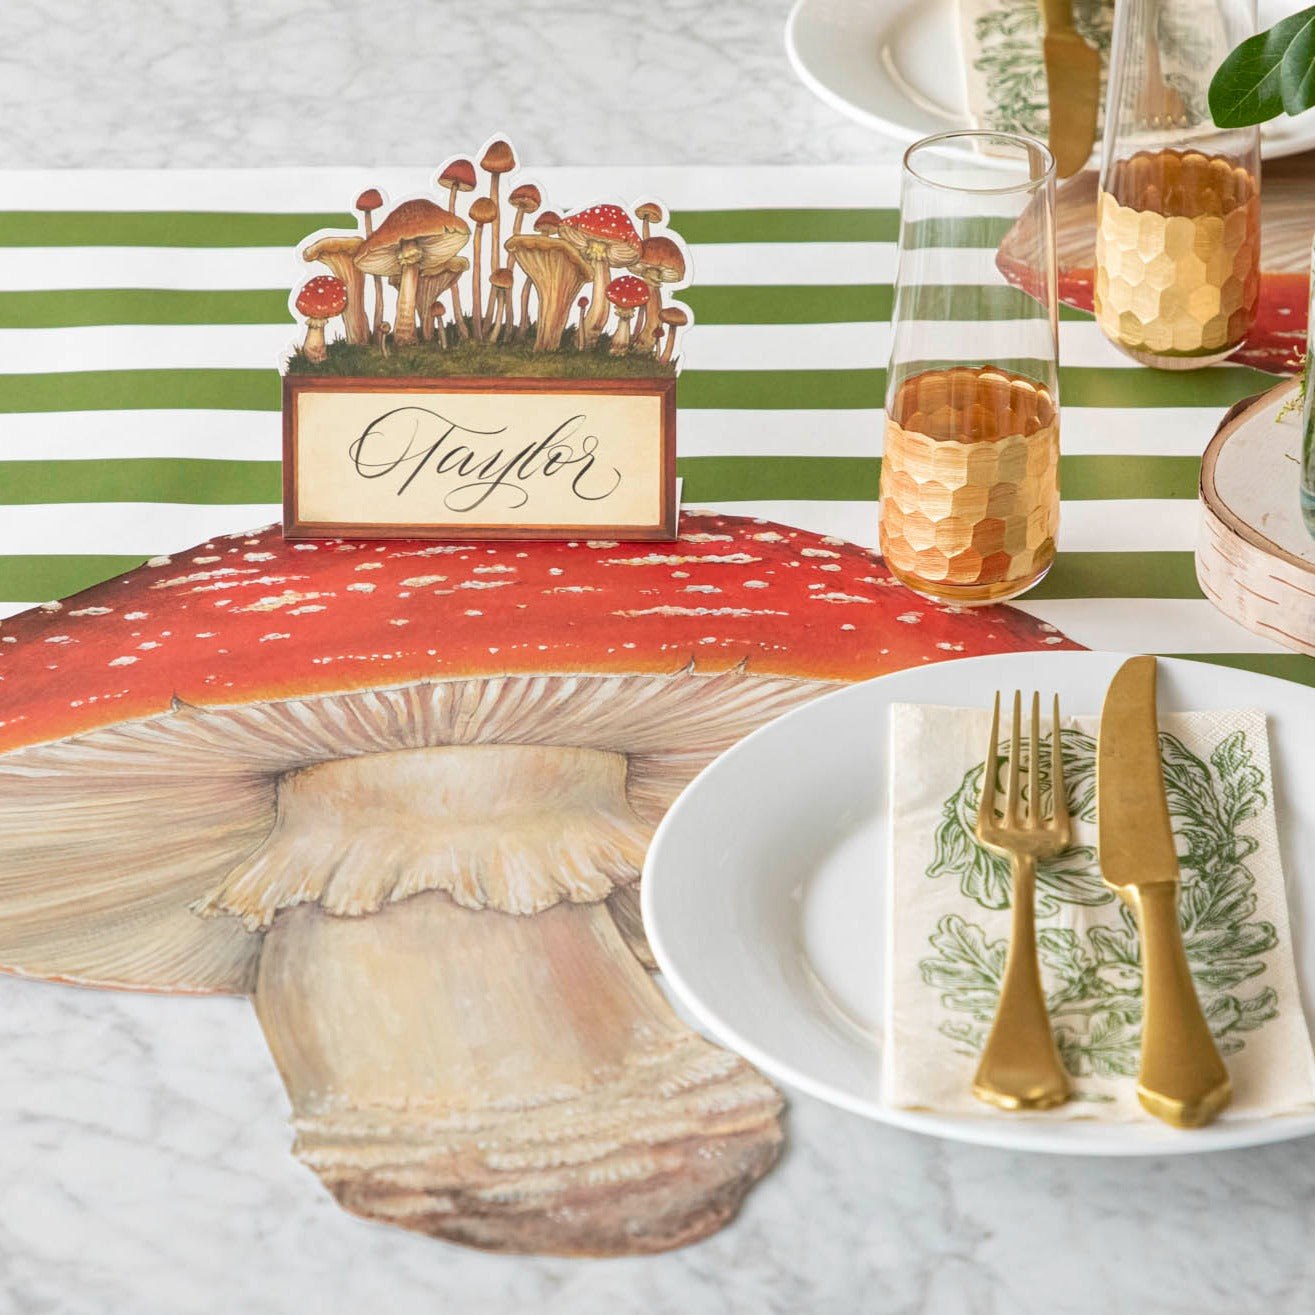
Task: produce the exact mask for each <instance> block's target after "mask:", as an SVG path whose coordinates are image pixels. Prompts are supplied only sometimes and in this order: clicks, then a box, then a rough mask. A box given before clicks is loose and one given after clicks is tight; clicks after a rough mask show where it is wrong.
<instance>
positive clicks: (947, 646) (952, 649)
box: [936, 639, 963, 653]
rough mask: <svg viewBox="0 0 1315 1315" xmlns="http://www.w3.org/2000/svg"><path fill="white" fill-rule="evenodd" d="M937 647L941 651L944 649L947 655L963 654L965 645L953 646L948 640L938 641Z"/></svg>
mask: <svg viewBox="0 0 1315 1315" xmlns="http://www.w3.org/2000/svg"><path fill="white" fill-rule="evenodd" d="M936 647H937V648H940V649H944V650H945V652H947V653H962V652H963V645H962V644H952V643H951V642H950V641H949V640H948V639H938V640H937V641H936Z"/></svg>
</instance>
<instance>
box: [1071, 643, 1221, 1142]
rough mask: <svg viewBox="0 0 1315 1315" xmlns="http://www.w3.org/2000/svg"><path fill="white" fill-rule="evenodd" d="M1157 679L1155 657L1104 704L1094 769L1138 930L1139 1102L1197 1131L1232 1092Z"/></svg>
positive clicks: (1120, 678)
mask: <svg viewBox="0 0 1315 1315" xmlns="http://www.w3.org/2000/svg"><path fill="white" fill-rule="evenodd" d="M1155 676H1156V663H1155V659H1154V658H1153V657H1135V658H1129V659H1128V661H1127V662H1125V663H1124V664H1123V665H1122V666H1121V667H1120V668H1119V669H1118V671H1117V672H1116V673H1115V676H1114V679H1113V680H1112V681H1111V682H1110V687H1109V692H1108V693H1107V694H1106V695H1105V706H1104V708H1103V709H1102V711H1101V716H1100V744H1099V748H1098V750H1097V760H1096V804H1097V827H1098V832H1099V839H1098V843H1099V845H1100V870H1101V875H1102V876H1103V877H1104V879H1105V884H1106V885H1107V886H1110V887H1112V888H1113V889H1114V891H1115V892H1116V893H1117V894H1118V895H1119V897H1120V898H1121V899H1122V900H1123V901H1124V902H1125V903H1126V904H1127V905H1128V906H1129V907H1130V908H1131V909H1132V911H1133V912H1134V913H1135V914H1136V916H1137V925H1138V927H1139V928H1140V930H1141V962H1142V1006H1143V1009H1142V1035H1141V1073H1140V1075H1139V1077H1138V1081H1137V1095H1138V1097H1139V1099H1140V1100H1141V1103H1142V1106H1143V1107H1144V1108H1145V1109H1146V1110H1148V1111H1149V1112H1150V1113H1151V1114H1154V1115H1155V1117H1156V1118H1157V1119H1163V1120H1164V1121H1165V1123H1169V1124H1172V1125H1173V1126H1174V1127H1175V1128H1199V1127H1201V1126H1203V1125H1204V1124H1207V1123H1209V1122H1210V1120H1211V1119H1213V1118H1214V1117H1215V1115H1216V1114H1218V1113H1219V1111H1220V1110H1222V1109H1223V1108H1224V1106H1225V1105H1227V1104H1228V1098H1229V1095H1230V1094H1231V1091H1232V1087H1231V1084H1230V1082H1229V1078H1228V1070H1227V1068H1225V1067H1224V1061H1223V1060H1222V1059H1220V1058H1219V1052H1218V1051H1217V1050H1216V1049H1215V1043H1214V1038H1213V1037H1212V1036H1211V1035H1210V1028H1209V1025H1208V1024H1207V1023H1206V1021H1205V1015H1204V1014H1203V1013H1202V1012H1201V1003H1200V1001H1199V1000H1198V999H1197V997H1196V987H1195V986H1194V985H1193V982H1192V974H1191V970H1190V969H1189V967H1188V964H1187V953H1186V951H1185V950H1184V948H1183V938H1182V932H1181V931H1180V929H1179V926H1178V853H1177V850H1176V849H1175V848H1174V840H1173V831H1172V830H1171V829H1170V826H1169V805H1168V801H1167V800H1166V798H1165V793H1164V769H1163V764H1162V763H1161V760H1160V735H1159V727H1158V725H1157V723H1156V718H1155Z"/></svg>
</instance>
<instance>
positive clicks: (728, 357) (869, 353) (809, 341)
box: [0, 320, 1141, 402]
mask: <svg viewBox="0 0 1315 1315" xmlns="http://www.w3.org/2000/svg"><path fill="white" fill-rule="evenodd" d="M908 327H909V329H910V331H911V332H914V333H917V334H919V336H920V338H921V340H922V342H923V343H925V344H926V347H927V350H929V351H940V352H941V353H942V355H944V356H945V357H947V358H953V359H955V360H962V361H970V362H977V361H990V360H992V359H995V358H997V357H999V356H1003V355H1006V354H1008V355H1018V356H1024V357H1026V356H1033V355H1037V354H1038V353H1039V352H1040V351H1042V350H1044V346H1043V344H1042V343H1041V342H1039V341H1037V339H1038V338H1040V337H1044V336H1048V335H1047V331H1045V330H1044V329H1042V328H1041V327H1040V326H1038V325H1037V322H1036V321H1015V320H997V321H994V322H991V321H975V322H973V321H965V322H955V323H953V324H931V323H919V322H911V323H910V324H909V326H908ZM304 332H305V331H304V330H303V329H301V328H300V327H298V326H296V325H286V324H134V325H118V324H96V325H82V326H78V327H76V328H62V329H0V368H2V369H3V372H4V373H12V374H42V373H46V372H50V371H67V370H165V369H207V368H208V369H229V370H260V369H270V368H273V367H274V366H276V365H277V363H278V362H279V360H280V358H281V357H282V356H283V354H284V353H285V352H286V351H287V350H289V349H290V348H291V347H292V346H293V344H294V343H296V342H297V341H299V340H300V339H301V337H303V336H304ZM328 332H329V336H330V338H331V339H332V338H333V337H334V336H336V330H335V328H330V329H329V331H328ZM891 341H892V329H891V326H890V325H889V324H887V323H885V322H875V321H868V322H858V323H853V324H704V325H695V326H694V328H693V329H692V330H690V331H689V332H687V333H685V334H683V335H682V336H681V338H680V340H679V347H678V350H679V352H680V354H681V357H682V358H683V362H684V367H685V368H686V369H690V370H863V369H878V368H884V366H885V365H886V362H887V360H888V359H889V357H890V351H891ZM1060 360H1061V361H1062V362H1063V363H1064V364H1065V365H1067V366H1086V367H1097V368H1104V369H1114V370H1124V369H1126V370H1130V371H1131V370H1137V369H1139V368H1141V367H1139V366H1138V365H1137V364H1136V363H1135V362H1134V361H1132V360H1131V359H1130V358H1128V357H1126V356H1124V355H1123V354H1122V353H1121V352H1118V351H1116V350H1115V349H1114V348H1113V347H1112V346H1111V345H1110V343H1109V342H1107V341H1106V339H1105V337H1104V335H1103V334H1102V333H1101V331H1100V330H1099V328H1097V327H1096V325H1095V324H1094V323H1092V322H1090V321H1083V322H1073V323H1065V324H1063V325H1062V326H1061V328H1060ZM1060 400H1061V402H1062V401H1063V397H1062V394H1061V398H1060Z"/></svg>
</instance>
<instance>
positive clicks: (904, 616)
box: [883, 612, 922, 652]
mask: <svg viewBox="0 0 1315 1315" xmlns="http://www.w3.org/2000/svg"><path fill="white" fill-rule="evenodd" d="M895 620H896V621H903V622H904V624H905V625H906V626H916V625H917V624H918V622H919V621H921V620H922V613H921V612H901V613H900V614H899V616H897V617H896V618H895ZM883 652H884V650H883Z"/></svg>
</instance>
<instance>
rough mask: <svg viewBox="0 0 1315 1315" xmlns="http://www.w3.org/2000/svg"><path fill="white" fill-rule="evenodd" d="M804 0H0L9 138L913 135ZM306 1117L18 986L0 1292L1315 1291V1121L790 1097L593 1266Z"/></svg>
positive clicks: (57, 1295) (197, 1297)
mask: <svg viewBox="0 0 1315 1315" xmlns="http://www.w3.org/2000/svg"><path fill="white" fill-rule="evenodd" d="M785 11H786V5H785V3H784V0H668V3H667V4H666V5H665V6H664V7H663V8H662V9H661V10H658V9H656V8H655V7H653V6H651V5H639V4H632V3H622V2H621V0H615V2H611V0H592V3H585V4H583V5H572V6H565V5H562V4H561V3H560V0H528V2H524V3H517V2H516V0H478V2H477V3H457V2H456V0H393V2H392V3H389V4H386V5H377V6H361V5H358V4H348V3H345V2H344V0H260V3H256V0H245V2H244V0H223V2H221V3H210V4H204V5H202V4H198V3H195V0H150V2H149V3H148V0H111V2H110V3H105V2H104V0H99V2H98V3H93V0H23V3H10V4H5V5H2V6H0V167H4V168H16V167H17V168H21V167H35V166H52V165H54V166H101V167H104V166H170V165H177V166H184V165H186V166H237V165H261V164H281V163H294V162H295V163H301V164H331V163H364V162H371V163H406V164H412V163H429V162H432V161H433V160H435V159H437V158H439V157H440V156H441V155H443V154H444V153H445V152H446V151H447V150H449V149H450V148H451V146H452V144H453V143H459V142H478V141H481V140H483V139H484V138H485V137H486V136H487V135H488V134H489V133H490V132H492V131H495V130H498V129H501V130H504V131H506V132H508V133H509V134H511V135H512V136H513V138H514V140H515V141H516V142H517V144H518V146H519V147H520V149H521V151H522V152H523V154H524V155H525V156H526V157H527V158H532V159H535V160H539V161H542V162H543V163H545V164H552V163H565V162H570V163H577V164H583V163H590V162H599V163H637V162H649V163H678V162H681V161H688V162H693V163H715V162H739V163H763V164H766V163H773V162H781V163H813V162H817V163H833V162H836V163H839V162H844V163H861V162H865V161H879V160H890V159H892V158H896V157H897V156H898V153H899V152H898V148H897V147H895V146H894V145H893V144H892V143H889V142H886V141H882V140H881V139H879V138H876V137H873V136H871V135H869V134H868V133H866V132H865V131H863V130H862V129H860V128H858V127H857V126H855V125H853V124H850V123H848V122H847V121H844V120H842V119H840V118H839V117H837V116H835V115H834V114H832V113H831V112H830V111H828V110H827V109H825V108H824V107H823V106H822V105H820V104H819V103H818V102H816V101H814V100H813V99H812V97H811V96H810V95H809V94H808V93H807V92H806V91H804V90H803V89H802V88H801V87H800V86H799V85H798V84H796V83H795V81H794V80H793V78H792V76H791V74H790V71H789V69H788V67H787V64H786V61H785V57H784V54H783V51H782V47H781V35H780V34H781V26H782V23H783V21H784V18H785ZM417 111H421V112H419V113H418V112H417ZM0 368H2V367H0ZM286 1117H287V1107H286V1098H285V1096H284V1094H283V1091H282V1088H281V1085H280V1083H279V1080H278V1077H277V1075H276V1073H275V1071H274V1068H273V1065H272V1064H271V1063H270V1061H269V1056H268V1051H267V1049H266V1046H265V1043H264V1040H263V1038H262V1037H261V1035H260V1032H259V1029H258V1027H257V1024H256V1021H255V1018H254V1016H253V1014H252V1011H251V1008H250V1006H249V1005H248V1004H247V1003H246V1002H245V1001H242V1000H233V999H212V1000H201V999H173V998H167V997H147V996H138V995H126V994H116V993H108V992H81V991H76V990H73V989H70V988H64V987H59V986H55V985H49V984H44V983H34V982H25V981H17V980H12V979H5V980H0V1315H38V1313H39V1312H61V1313H62V1312H71V1313H79V1315H81V1313H86V1315H92V1313H97V1315H99V1313H101V1312H106V1313H108V1312H114V1313H115V1315H121V1313H123V1312H132V1313H133V1315H192V1313H193V1312H197V1313H200V1312H206V1313H209V1312H216V1311H229V1312H238V1311H241V1312H243V1315H266V1313H272V1312H287V1311H294V1310H295V1311H314V1312H316V1313H317V1315H345V1313H346V1312H357V1311H371V1312H375V1311H378V1312H384V1311H387V1312H388V1313H389V1315H411V1313H412V1312H422V1311H423V1312H430V1311H434V1310H450V1311H459V1312H462V1315H466V1313H468V1312H469V1313H472V1315H473V1313H474V1312H480V1313H481V1315H503V1313H504V1312H506V1313H508V1315H509V1313H510V1312H513V1311H524V1310H535V1311H537V1312H540V1313H541V1315H604V1313H606V1315H666V1313H667V1312H671V1313H672V1315H675V1313H676V1312H679V1313H680V1315H714V1313H715V1312H731V1311H733V1312H755V1315H777V1313H779V1315H842V1313H848V1312H859V1311H864V1312H881V1313H882V1315H886V1313H890V1315H894V1313H897V1312H929V1313H931V1315H997V1313H998V1315H1005V1313H1006V1312H1007V1313H1008V1315H1069V1313H1072V1315H1087V1313H1088V1312H1097V1311H1099V1312H1110V1313H1115V1312H1121V1311H1138V1312H1141V1311H1155V1312H1156V1313H1157V1315H1179V1313H1181V1315H1188V1312H1191V1315H1216V1313H1219V1315H1222V1313H1223V1312H1229V1313H1230V1315H1233V1313H1234V1312H1239V1311H1244V1312H1261V1311H1263V1312H1266V1313H1267V1315H1281V1313H1284V1312H1291V1313H1292V1315H1309V1312H1310V1311H1311V1310H1312V1309H1315V1248H1313V1247H1312V1246H1311V1245H1310V1240H1309V1239H1310V1238H1311V1236H1312V1234H1315V1139H1311V1140H1308V1141H1304V1142H1295V1143H1291V1144H1288V1145H1281V1146H1274V1147H1269V1148H1264V1149H1259V1150H1250V1151H1240V1152H1229V1153H1224V1154H1218V1155H1213V1156H1208V1157H1200V1158H1184V1159H1174V1160H1128V1161H1116V1160H1106V1161H1096V1160H1079V1159H1058V1158H1048V1157H1039V1156H1038V1157H1028V1156H1021V1155H1014V1154H1006V1153H1003V1152H998V1151H990V1150H983V1149H977V1148H972V1147H966V1146H959V1145H953V1144H947V1143H941V1142H937V1141H934V1140H931V1139H927V1138H923V1137H920V1136H917V1135H914V1134H910V1133H904V1132H898V1131H895V1130H893V1129H888V1128H884V1127H880V1126H876V1125H872V1124H869V1123H866V1122H864V1121H862V1120H860V1119H857V1118H855V1117H852V1116H849V1115H845V1114H841V1113H838V1112H836V1111H834V1110H831V1109H829V1108H827V1107H825V1106H822V1105H820V1104H818V1103H816V1102H814V1101H812V1100H809V1099H807V1098H803V1097H798V1098H795V1099H794V1100H793V1102H792V1112H791V1117H790V1149H789V1152H788V1154H787V1155H786V1157H785V1159H784V1161H783V1163H782V1164H781V1165H780V1167H779V1168H778V1169H777V1170H776V1171H775V1173H774V1174H773V1175H772V1177H771V1178H770V1179H768V1180H767V1181H766V1182H765V1183H764V1184H762V1185H761V1186H760V1187H759V1188H758V1190H756V1191H755V1192H754V1193H753V1194H752V1195H751V1197H750V1199H749V1202H748V1204H747V1206H746V1208H745V1210H744V1212H743V1214H742V1215H741V1217H740V1218H739V1220H738V1221H737V1222H736V1223H735V1224H734V1225H733V1226H732V1227H730V1228H728V1229H726V1230H724V1231H723V1232H722V1233H720V1234H719V1235H717V1236H716V1237H714V1238H712V1239H710V1240H709V1241H707V1242H705V1243H703V1244H701V1245H698V1246H694V1247H690V1248H688V1249H686V1250H684V1251H681V1252H678V1253H676V1254H673V1255H668V1256H663V1257H658V1258H654V1259H643V1260H618V1261H606V1262H586V1261H563V1260H543V1259H525V1258H517V1259H506V1258H498V1257H492V1256H485V1255H482V1254H478V1253H475V1252H471V1251H466V1250H462V1249H459V1248H457V1247H452V1246H445V1245H442V1244H440V1243H436V1242H432V1241H429V1240H427V1239H424V1238H421V1237H416V1236H411V1235H408V1234H405V1233H402V1232H399V1231H396V1230H393V1229H389V1228H386V1227H383V1226H379V1225H373V1224H368V1223H363V1222H360V1221H357V1220H355V1219H352V1218H351V1217H349V1216H347V1215H346V1214H344V1213H343V1212H341V1211H340V1210H339V1209H338V1208H337V1207H336V1206H334V1205H333V1204H332V1202H331V1201H330V1200H329V1198H328V1197H327V1196H326V1195H325V1194H324V1193H323V1192H322V1191H321V1190H320V1188H319V1187H318V1186H317V1185H316V1184H315V1183H314V1181H313V1180H312V1179H311V1178H310V1176H309V1174H308V1173H307V1172H306V1171H305V1170H303V1169H301V1168H300V1167H299V1166H298V1165H297V1164H296V1163H295V1162H294V1161H293V1160H292V1158H291V1156H290V1154H289V1153H288V1144H289V1132H288V1129H287V1126H286Z"/></svg>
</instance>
